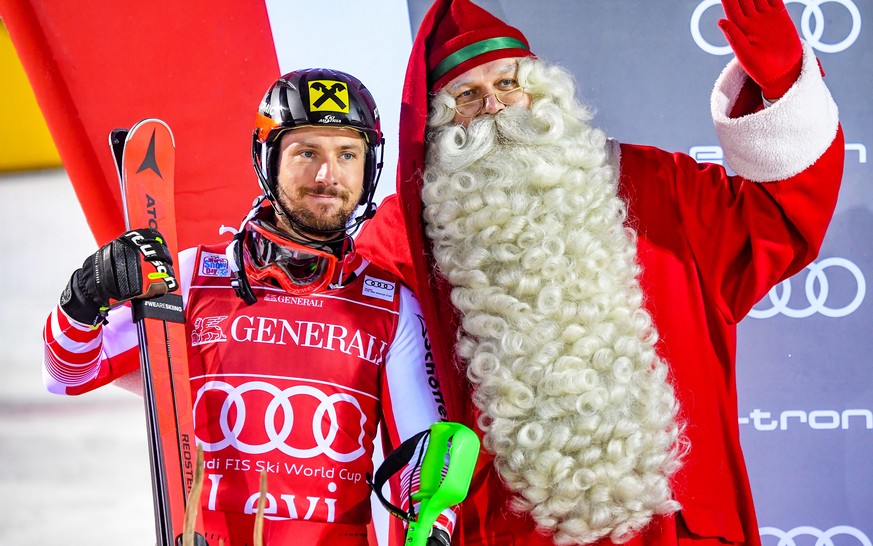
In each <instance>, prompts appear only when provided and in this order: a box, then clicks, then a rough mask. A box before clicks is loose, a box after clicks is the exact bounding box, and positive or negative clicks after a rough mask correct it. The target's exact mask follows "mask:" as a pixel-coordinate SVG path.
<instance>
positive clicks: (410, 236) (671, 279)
mask: <svg viewBox="0 0 873 546" xmlns="http://www.w3.org/2000/svg"><path fill="white" fill-rule="evenodd" d="M712 111H713V117H714V121H715V125H716V131H717V133H718V135H719V139H720V141H721V144H722V146H723V148H724V151H725V157H726V158H727V159H728V161H729V163H730V164H731V165H732V167H733V168H734V169H735V170H736V172H737V173H739V175H737V176H729V175H728V173H727V172H726V171H725V169H724V168H723V167H721V166H719V165H715V164H698V163H696V162H695V161H694V160H693V159H692V158H691V157H689V156H687V155H684V154H681V153H674V154H670V153H667V152H664V151H662V150H658V149H656V148H652V147H645V146H636V145H628V144H622V145H618V144H616V143H611V152H612V157H613V159H614V162H615V164H616V165H617V166H618V169H617V172H618V173H619V193H620V195H621V197H623V198H624V200H625V202H626V203H627V206H628V220H627V223H628V225H629V226H630V227H632V228H633V229H634V230H635V231H636V232H637V235H638V259H639V261H640V263H641V265H642V271H643V272H642V276H641V278H640V283H641V286H642V289H643V293H644V294H645V301H644V305H645V307H646V309H647V310H648V311H649V312H650V313H651V314H652V317H653V319H654V323H655V325H656V327H657V329H658V331H659V333H660V341H659V343H658V346H657V349H658V351H659V354H660V356H661V357H662V358H663V359H664V360H665V361H666V362H667V363H668V365H669V367H670V369H671V380H672V382H673V384H674V387H675V389H676V394H677V398H678V400H679V404H680V418H681V419H682V420H683V421H684V423H685V425H686V429H685V434H686V437H687V439H688V442H689V444H690V450H689V452H688V453H687V455H686V456H685V459H684V465H683V467H682V469H681V470H680V471H679V472H678V473H677V474H676V476H675V478H674V480H673V492H674V495H675V498H676V499H677V500H678V501H679V502H680V503H681V504H682V510H681V511H680V512H679V513H678V514H679V515H678V516H677V517H673V516H671V517H668V518H659V519H656V520H654V521H653V522H652V524H651V525H650V526H649V527H648V528H647V529H646V530H645V531H644V532H643V533H642V534H641V535H639V536H638V537H635V538H634V539H633V540H632V541H631V542H630V544H639V545H642V544H659V545H661V544H663V545H669V544H677V543H680V542H685V541H687V540H696V541H700V540H713V541H715V540H717V541H719V542H721V543H723V541H727V542H734V543H745V544H750V545H759V544H760V537H759V533H758V528H757V521H756V518H755V513H754V506H753V503H752V497H751V490H750V486H749V480H748V476H747V473H746V468H745V462H744V460H743V454H742V450H741V447H740V440H739V425H738V415H737V389H736V374H735V361H736V324H737V322H739V321H740V320H741V319H742V318H743V317H744V316H745V315H746V313H747V312H748V311H749V310H750V309H751V307H752V306H753V305H754V304H755V303H756V302H757V301H758V300H760V299H761V298H762V297H763V296H764V295H765V294H766V293H767V291H768V290H770V288H771V287H772V286H774V285H775V284H777V283H779V282H780V281H782V280H783V279H785V278H787V277H789V276H791V275H793V274H795V273H796V272H798V271H799V270H801V269H802V268H803V267H804V266H805V265H807V264H808V263H809V262H810V261H812V260H813V259H814V258H815V257H816V255H817V254H818V251H819V248H820V245H821V243H822V239H823V238H824V235H825V231H826V229H827V226H828V224H829V222H830V219H831V216H832V214H833V211H834V207H835V205H836V201H837V194H838V190H839V185H840V181H841V178H842V167H843V154H844V152H843V136H842V132H841V130H840V128H839V124H838V117H837V109H836V106H835V104H834V103H833V100H832V99H831V97H830V94H829V92H828V91H827V88H826V87H825V85H824V83H823V80H822V77H821V73H820V71H819V69H818V66H817V64H816V60H815V58H814V56H813V54H812V51H811V49H810V48H809V47H808V46H806V45H804V65H803V71H802V73H801V76H800V78H799V79H798V81H797V82H796V83H795V84H794V86H793V87H792V88H791V89H790V90H789V91H788V93H786V95H785V96H784V97H783V98H782V99H780V100H779V101H778V102H776V103H775V104H773V105H772V106H770V107H769V108H767V109H762V105H761V100H760V90H759V89H758V88H757V86H755V85H754V83H752V82H751V81H750V80H748V78H747V77H746V75H745V74H744V73H743V71H742V69H741V68H740V67H739V65H738V63H736V61H733V62H732V63H731V64H729V65H728V67H727V68H726V69H725V71H724V72H723V73H722V75H721V76H720V78H719V80H718V82H717V83H716V87H715V89H714V91H713V99H712ZM404 112H405V115H409V112H410V105H408V104H404ZM402 123H403V122H402V121H401V125H402ZM401 132H402V128H401ZM418 146H419V148H420V147H421V143H418ZM405 148H406V151H407V152H409V151H410V149H412V150H413V151H414V150H416V148H415V146H409V145H406V146H405ZM403 153H404V144H403V143H401V166H400V177H399V180H400V181H403V180H405V182H402V183H400V182H399V183H398V196H392V197H389V198H388V199H386V200H385V202H384V203H383V205H382V206H381V208H380V210H379V213H378V214H377V215H376V217H375V218H374V219H373V220H371V221H370V222H369V223H368V224H367V227H366V228H365V230H364V231H363V232H362V233H361V235H360V237H359V241H358V249H359V251H360V252H361V253H362V254H364V255H365V256H367V257H368V259H370V260H371V261H373V262H374V263H376V264H378V265H380V266H381V267H384V268H386V269H387V270H389V271H391V272H394V273H396V274H397V275H398V276H399V277H400V278H401V279H403V281H404V282H405V283H406V284H407V285H408V286H410V287H412V288H413V290H414V291H415V292H416V294H417V296H418V298H419V299H420V301H421V304H422V307H423V310H424V313H425V317H426V319H427V320H428V328H429V330H430V332H431V341H432V342H433V345H434V356H435V358H436V363H437V367H438V371H439V373H440V379H441V382H442V389H443V393H444V395H445V396H446V401H447V406H448V408H447V409H448V412H449V419H450V420H458V421H461V422H464V423H465V424H467V425H468V426H470V427H471V428H474V429H475V430H478V428H477V427H476V423H475V416H476V415H477V411H476V409H475V406H474V404H473V402H472V400H471V395H470V384H469V382H468V381H467V380H466V378H465V377H464V376H463V374H462V372H459V371H458V366H457V364H456V363H455V362H454V361H453V359H455V358H456V357H455V354H454V349H453V342H454V340H455V334H456V332H457V328H458V323H459V321H458V317H457V310H455V308H454V307H453V306H452V304H451V302H450V299H449V294H450V290H451V286H450V285H449V284H448V283H447V281H446V280H445V279H444V278H442V277H440V276H439V275H438V274H437V273H435V267H434V265H433V263H434V262H433V258H432V253H431V245H430V241H428V240H427V238H426V237H425V236H424V234H423V223H422V220H421V209H422V205H421V200H420V189H421V178H420V176H412V177H407V176H404V166H407V167H408V165H409V162H410V159H409V158H404V157H403ZM419 161H420V160H419ZM413 163H414V161H413ZM753 181H754V182H753ZM509 497H510V494H509V492H508V491H507V490H506V489H505V488H504V487H503V484H502V482H501V481H500V478H499V476H498V475H497V472H496V470H495V469H494V467H493V465H492V458H491V456H490V455H489V454H488V453H487V452H485V451H483V452H482V453H481V455H480V459H479V463H478V465H477V470H476V473H475V475H474V477H473V482H472V485H471V489H470V493H469V495H468V497H467V500H465V501H464V502H463V503H462V506H461V509H462V510H461V517H460V523H459V525H460V526H461V528H462V529H463V533H461V535H462V536H463V542H461V543H462V544H470V545H472V544H475V545H477V546H478V545H483V546H484V545H488V546H503V545H513V544H515V545H520V544H524V545H546V544H552V541H551V540H550V539H549V538H548V537H544V536H542V535H540V534H537V533H536V531H535V528H534V523H533V520H532V519H531V518H530V517H529V516H527V515H516V514H512V513H510V512H509V509H508V504H507V502H508V499H509ZM457 542H458V541H457V539H456V543H457Z"/></svg>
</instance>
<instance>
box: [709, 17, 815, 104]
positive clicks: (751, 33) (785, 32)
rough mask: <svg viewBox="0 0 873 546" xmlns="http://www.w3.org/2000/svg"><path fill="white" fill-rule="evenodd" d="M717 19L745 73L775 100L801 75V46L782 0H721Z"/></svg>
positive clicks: (766, 95) (767, 96)
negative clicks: (719, 15) (723, 16)
mask: <svg viewBox="0 0 873 546" xmlns="http://www.w3.org/2000/svg"><path fill="white" fill-rule="evenodd" d="M721 3H722V5H723V6H724V12H725V15H726V16H727V19H722V20H720V21H719V22H718V26H719V28H721V31H722V32H724V35H725V37H726V38H727V41H728V43H729V44H730V46H731V48H732V49H733V50H734V53H735V54H736V56H737V60H738V61H739V62H740V65H742V67H743V69H744V70H745V71H746V74H748V75H749V77H750V78H752V80H754V81H755V83H757V84H758V85H759V86H760V87H761V92H762V93H763V94H764V97H765V98H767V99H768V100H771V101H775V100H776V99H779V98H781V97H782V95H784V94H785V92H786V91H788V89H789V88H790V87H791V86H792V85H794V82H796V81H797V78H798V76H800V66H801V63H802V62H803V48H802V47H801V45H800V37H799V36H798V35H797V29H796V28H795V27H794V23H793V22H792V21H791V17H789V15H788V11H786V9H785V4H783V3H782V0H722V2H721Z"/></svg>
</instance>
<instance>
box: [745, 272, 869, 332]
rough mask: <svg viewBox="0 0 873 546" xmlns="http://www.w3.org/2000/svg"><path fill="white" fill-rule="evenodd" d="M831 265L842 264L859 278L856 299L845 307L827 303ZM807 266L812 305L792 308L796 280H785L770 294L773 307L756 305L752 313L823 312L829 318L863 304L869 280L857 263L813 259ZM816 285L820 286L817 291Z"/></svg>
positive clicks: (795, 314)
mask: <svg viewBox="0 0 873 546" xmlns="http://www.w3.org/2000/svg"><path fill="white" fill-rule="evenodd" d="M831 267H841V268H843V269H845V270H846V271H848V272H849V273H850V274H851V275H852V277H854V279H855V297H854V298H852V301H850V302H849V303H847V304H846V305H843V306H841V307H829V306H828V305H827V299H828V294H829V292H830V284H829V282H828V277H827V275H826V274H825V271H826V270H827V269H828V268H831ZM806 269H807V270H809V273H808V274H807V276H806V283H805V284H804V291H805V294H806V299H807V302H808V303H809V305H807V306H806V307H800V308H796V309H795V308H792V307H789V301H790V300H791V294H792V289H791V281H792V279H785V280H784V281H782V282H781V283H779V284H777V285H776V286H774V287H773V288H772V289H771V290H770V292H768V293H767V296H768V298H769V300H770V303H772V307H770V308H768V309H762V308H759V307H755V308H753V309H752V310H751V311H749V316H750V317H752V318H757V319H766V318H770V317H774V316H776V315H778V314H780V313H781V314H783V315H785V316H786V317H791V318H805V317H809V316H812V315H814V314H816V313H819V314H822V315H824V316H826V317H831V318H837V317H845V316H848V315H851V314H852V313H853V312H855V310H856V309H858V308H859V307H860V306H861V302H863V301H864V296H865V295H866V293H867V281H866V280H865V279H864V273H863V272H861V268H859V267H858V266H857V265H855V264H854V263H852V262H851V261H849V260H847V259H846V258H837V257H832V258H825V259H824V260H821V261H818V262H812V263H811V264H809V265H808V266H806ZM816 288H818V290H817V291H816ZM780 292H781V294H780ZM762 301H763V300H762Z"/></svg>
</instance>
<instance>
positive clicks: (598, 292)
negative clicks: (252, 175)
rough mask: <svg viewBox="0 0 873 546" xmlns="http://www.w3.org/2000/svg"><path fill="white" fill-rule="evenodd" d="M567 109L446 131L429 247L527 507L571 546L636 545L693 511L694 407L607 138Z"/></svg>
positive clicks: (433, 157) (502, 469)
mask: <svg viewBox="0 0 873 546" xmlns="http://www.w3.org/2000/svg"><path fill="white" fill-rule="evenodd" d="M576 108H579V107H578V106H576ZM566 110H567V109H566V108H562V107H560V106H558V105H557V104H556V103H555V102H554V101H549V100H546V99H543V100H539V101H534V103H533V106H532V108H531V110H527V109H523V108H509V109H506V110H504V111H503V112H501V113H500V114H498V115H497V116H483V117H481V118H478V119H476V120H474V122H473V123H472V124H471V125H470V126H469V128H467V129H464V128H462V127H458V126H447V127H440V128H437V129H435V130H434V131H433V132H432V134H431V138H430V140H429V142H430V145H429V152H428V153H429V155H428V158H427V168H426V170H425V172H424V189H423V192H422V200H423V203H424V205H425V212H424V218H425V224H426V233H427V235H428V237H429V238H430V239H431V240H432V241H433V249H434V257H435V259H436V262H437V265H438V268H439V271H440V273H441V274H443V275H445V277H446V278H447V279H448V281H449V282H450V283H451V285H452V287H453V288H452V292H451V298H452V302H453V304H454V305H455V306H456V307H457V309H458V310H459V311H460V316H461V332H459V341H458V345H457V350H458V354H459V355H460V357H461V359H462V360H463V361H464V362H465V363H466V365H467V376H468V378H469V379H470V381H471V382H472V383H473V390H474V395H473V398H474V402H475V404H476V406H477V407H478V408H479V410H480V411H481V417H480V419H479V426H480V427H481V428H482V430H483V432H484V446H485V448H486V449H487V450H488V451H489V452H491V453H492V454H493V455H494V456H495V460H494V464H495V466H496V468H497V470H498V472H499V474H500V476H501V477H502V479H503V480H504V482H505V483H506V485H507V486H508V487H509V489H510V490H511V491H513V492H514V493H515V495H514V497H513V502H512V505H513V508H515V509H517V510H521V511H526V512H529V513H530V514H531V516H532V517H533V519H534V520H535V522H536V523H537V525H538V528H539V529H540V531H542V532H544V533H546V534H549V535H551V536H552V538H553V540H554V542H555V543H556V544H586V543H591V542H594V541H596V540H599V539H601V538H603V537H607V536H608V537H609V538H610V539H612V540H613V541H615V542H624V541H627V540H628V539H629V538H631V537H632V536H633V535H634V534H636V533H637V532H639V531H640V530H641V529H642V528H643V527H645V526H646V524H647V523H648V522H649V521H650V520H651V518H652V516H653V515H655V514H669V513H672V512H675V511H676V510H678V509H679V504H678V503H677V502H676V501H675V500H673V499H672V495H671V491H670V487H669V478H670V476H671V475H672V474H674V473H675V472H676V470H677V469H678V467H679V464H680V463H679V460H680V454H679V447H678V445H679V441H678V440H679V436H680V431H679V426H678V425H677V409H678V408H677V403H676V400H675V397H674V393H673V389H672V386H671V385H670V383H669V381H668V369H667V366H666V365H665V363H664V362H662V361H661V360H660V358H659V357H658V356H657V354H656V353H655V349H654V345H655V343H656V341H657V332H656V331H655V329H654V327H653V325H652V321H651V318H650V316H649V314H648V313H647V312H646V311H645V310H644V309H643V307H642V297H643V295H642V292H641V290H640V287H639V283H638V281H637V279H636V277H637V275H638V273H639V271H640V268H639V266H638V265H637V263H636V240H635V234H634V233H633V231H632V230H630V229H626V228H625V226H624V225H623V222H624V220H625V216H626V208H625V206H624V204H623V203H622V201H621V200H620V199H619V198H618V197H617V196H616V173H615V172H614V169H613V168H612V167H611V166H610V165H609V164H608V160H607V154H606V151H605V150H606V139H605V137H604V136H603V134H602V132H600V131H597V130H594V129H592V128H591V127H590V126H589V125H588V124H587V123H586V122H585V121H584V120H581V119H579V118H581V117H584V116H580V115H572V114H568V112H566Z"/></svg>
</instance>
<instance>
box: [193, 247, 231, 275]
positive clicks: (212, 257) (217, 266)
mask: <svg viewBox="0 0 873 546" xmlns="http://www.w3.org/2000/svg"><path fill="white" fill-rule="evenodd" d="M198 273H199V274H200V275H203V276H205V277H230V264H228V262H227V256H225V255H224V254H215V253H213V252H203V253H201V255H200V269H199V270H198Z"/></svg>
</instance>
